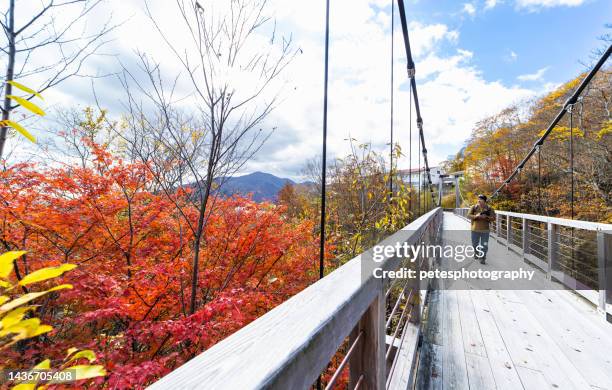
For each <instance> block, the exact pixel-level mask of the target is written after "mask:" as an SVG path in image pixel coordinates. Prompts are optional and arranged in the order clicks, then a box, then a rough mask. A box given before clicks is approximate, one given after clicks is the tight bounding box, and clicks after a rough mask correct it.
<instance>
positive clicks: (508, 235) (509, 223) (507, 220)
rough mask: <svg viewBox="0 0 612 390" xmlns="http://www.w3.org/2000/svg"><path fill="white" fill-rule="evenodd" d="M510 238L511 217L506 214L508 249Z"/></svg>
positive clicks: (507, 247)
mask: <svg viewBox="0 0 612 390" xmlns="http://www.w3.org/2000/svg"><path fill="white" fill-rule="evenodd" d="M511 240H512V217H511V216H509V215H506V249H510V242H511Z"/></svg>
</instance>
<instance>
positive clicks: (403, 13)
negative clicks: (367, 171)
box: [397, 0, 435, 204]
mask: <svg viewBox="0 0 612 390" xmlns="http://www.w3.org/2000/svg"><path fill="white" fill-rule="evenodd" d="M397 4H398V9H399V15H400V20H401V22H402V35H403V38H404V47H405V49H406V60H407V62H408V77H409V78H410V89H411V90H412V93H413V95H414V108H415V111H416V116H417V128H418V129H419V139H420V142H421V148H422V150H421V153H422V154H423V162H424V164H425V172H426V173H427V181H428V183H429V191H430V194H431V200H432V203H433V204H435V199H434V193H433V187H432V186H431V184H432V182H431V173H430V169H429V162H428V160H427V148H426V147H425V135H424V134H423V118H422V117H421V108H420V106H419V95H418V93H417V87H416V80H415V77H414V76H415V66H414V60H413V59H412V51H411V49H410V39H409V36H408V22H407V20H406V9H405V8H404V0H397ZM419 156H420V155H419ZM420 175H421V172H419V177H420Z"/></svg>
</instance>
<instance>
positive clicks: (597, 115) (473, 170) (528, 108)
mask: <svg viewBox="0 0 612 390" xmlns="http://www.w3.org/2000/svg"><path fill="white" fill-rule="evenodd" d="M583 78H584V74H581V75H578V76H577V77H575V78H574V79H572V80H570V81H568V82H566V83H565V84H563V85H561V86H560V87H558V88H556V89H555V90H553V91H551V92H550V93H548V94H546V95H545V96H543V97H541V98H539V99H535V100H532V101H528V102H523V103H520V104H517V105H514V106H511V107H508V108H506V109H504V110H503V111H501V112H499V113H498V114H496V115H493V116H491V117H488V118H485V119H483V120H482V121H480V122H479V123H478V124H477V125H476V127H475V129H474V130H473V132H472V136H471V137H470V139H469V140H468V141H467V144H466V147H465V148H464V149H462V151H461V152H460V153H458V154H457V156H455V158H454V159H451V160H450V161H447V163H446V165H447V168H448V169H450V170H452V171H457V170H465V172H466V177H465V181H464V182H463V185H462V195H463V196H464V199H465V202H473V201H474V198H475V195H476V194H478V193H485V194H491V193H493V191H494V190H495V189H496V188H497V187H498V186H499V185H500V184H501V182H502V181H503V180H504V179H506V178H507V177H508V176H509V175H510V174H511V173H512V170H513V169H514V167H515V166H516V165H517V164H518V163H519V162H520V161H521V160H522V159H523V157H524V156H525V155H526V154H527V152H528V151H529V149H530V148H531V147H532V146H533V145H534V143H535V142H536V141H537V139H538V138H539V137H540V136H541V135H542V133H543V132H544V130H545V129H546V128H547V127H548V125H549V123H550V122H551V121H552V119H553V118H554V117H555V115H557V113H558V112H559V110H560V109H561V107H562V106H563V104H564V103H565V102H566V101H567V99H568V98H569V96H570V95H571V93H572V92H573V91H574V89H575V88H576V87H577V85H578V84H579V83H580V81H581V80H582V79H583ZM610 91H612V70H611V69H610V68H607V69H603V70H601V71H600V72H599V73H598V75H597V76H596V77H595V78H594V80H593V81H592V82H591V83H590V84H589V86H588V87H587V89H586V91H585V92H584V94H583V96H582V97H581V98H580V99H579V101H578V102H577V103H576V104H575V105H574V108H573V113H572V115H571V117H572V127H570V115H566V116H565V118H564V119H563V120H562V121H561V122H560V123H559V125H558V126H557V127H555V128H554V130H553V132H552V133H551V135H550V136H549V137H548V138H547V140H546V141H545V142H544V144H543V145H542V147H541V148H540V152H539V153H536V155H534V157H533V158H532V159H531V160H530V161H529V163H528V164H527V165H526V166H525V168H524V169H523V171H522V172H521V173H520V174H519V175H518V177H517V178H516V179H515V180H513V181H512V182H511V183H510V184H509V185H508V186H507V187H505V188H504V190H503V191H502V193H501V194H500V196H499V197H497V198H496V199H494V201H495V203H496V204H497V206H498V207H500V208H502V209H506V210H522V212H529V213H534V214H547V215H551V216H560V217H571V204H572V202H571V168H570V164H571V160H570V137H571V138H572V142H573V155H574V156H573V160H574V161H573V170H574V173H573V175H574V186H575V189H574V202H573V203H574V217H575V218H576V219H583V220H590V221H602V222H608V223H609V222H610V221H612V212H611V210H612V116H611V111H610V110H611V109H612V96H611V94H610Z"/></svg>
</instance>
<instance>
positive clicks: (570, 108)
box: [567, 104, 574, 219]
mask: <svg viewBox="0 0 612 390" xmlns="http://www.w3.org/2000/svg"><path fill="white" fill-rule="evenodd" d="M567 110H568V112H569V125H570V139H569V160H570V161H569V164H570V188H571V190H570V217H571V219H574V105H573V104H571V105H569V106H568V107H567Z"/></svg>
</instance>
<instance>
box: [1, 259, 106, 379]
mask: <svg viewBox="0 0 612 390" xmlns="http://www.w3.org/2000/svg"><path fill="white" fill-rule="evenodd" d="M25 253H26V252H25V251H12V252H7V253H4V254H2V255H0V282H2V284H1V285H0V287H2V288H3V289H4V293H5V294H8V295H0V305H1V306H0V350H2V349H5V348H8V347H10V346H12V345H13V344H15V343H16V342H18V341H21V340H27V339H30V338H33V337H37V336H40V335H41V334H44V333H48V332H50V331H52V330H53V327H51V326H50V325H45V324H41V321H40V319H39V318H37V317H32V318H27V319H24V317H25V316H26V314H27V313H28V312H29V311H33V310H34V309H35V307H34V306H31V305H28V306H24V305H25V304H26V303H28V302H30V301H32V300H34V299H36V298H39V297H41V296H43V295H45V294H48V293H50V292H52V291H58V290H62V289H66V288H72V286H71V285H70V284H60V285H58V286H55V287H53V288H50V289H48V290H45V291H39V292H30V293H26V294H23V295H19V296H17V297H15V298H11V296H10V292H11V291H13V290H14V289H15V288H17V287H18V286H25V285H30V284H34V283H39V282H42V281H45V280H49V279H53V278H56V277H58V276H60V275H62V274H63V273H65V272H67V271H70V270H72V269H74V268H76V265H74V264H61V265H59V266H57V267H48V268H43V269H40V270H38V271H34V272H32V273H30V274H28V275H26V276H25V277H23V278H22V279H21V281H19V282H18V283H17V284H12V283H11V282H10V280H9V277H10V274H11V272H12V271H13V268H14V262H15V260H17V259H18V258H19V257H21V256H23V255H24V254H25ZM79 359H87V360H88V361H89V362H90V363H93V362H94V361H95V360H96V355H95V353H94V352H93V351H90V350H83V351H79V350H77V349H76V348H70V349H69V350H68V354H67V355H66V358H65V359H64V363H63V364H62V365H61V366H60V367H59V368H58V369H59V370H61V372H66V371H71V372H74V373H75V374H76V375H75V376H76V378H75V380H82V379H89V378H95V377H98V376H104V375H106V370H105V369H104V367H103V366H101V365H82V364H81V365H74V366H71V365H70V364H71V363H73V362H75V361H77V360H79ZM50 368H51V362H50V360H49V359H45V360H43V361H42V362H40V363H38V364H37V365H36V366H34V367H33V369H50ZM50 383H51V382H50ZM37 387H38V388H44V387H45V386H40V387H39V386H38V383H23V382H21V383H17V384H16V385H15V386H13V388H12V389H13V390H25V389H36V388H37Z"/></svg>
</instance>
